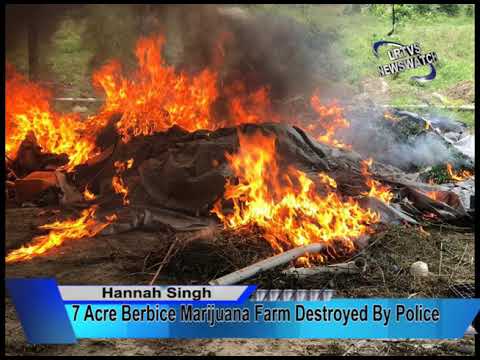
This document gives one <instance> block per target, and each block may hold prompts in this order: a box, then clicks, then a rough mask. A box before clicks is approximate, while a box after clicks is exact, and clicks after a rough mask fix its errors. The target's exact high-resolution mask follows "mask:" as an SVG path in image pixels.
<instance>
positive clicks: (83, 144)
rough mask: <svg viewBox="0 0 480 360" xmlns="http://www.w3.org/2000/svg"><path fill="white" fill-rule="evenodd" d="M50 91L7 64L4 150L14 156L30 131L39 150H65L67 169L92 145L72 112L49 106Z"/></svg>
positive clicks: (87, 154)
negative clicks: (58, 110)
mask: <svg viewBox="0 0 480 360" xmlns="http://www.w3.org/2000/svg"><path fill="white" fill-rule="evenodd" d="M50 101H51V94H50V93H49V92H48V91H46V90H45V89H43V88H42V87H40V86H39V85H37V84H35V83H32V82H30V81H28V80H26V79H25V78H24V77H23V76H22V75H20V74H18V73H17V72H16V71H15V69H14V68H13V66H11V65H7V78H6V83H5V135H6V136H5V152H6V154H7V156H9V157H10V158H15V157H16V154H17V151H18V149H19V147H20V144H21V142H22V141H23V140H24V139H25V138H26V137H27V135H28V134H29V133H33V135H34V136H35V138H36V140H37V143H38V144H39V145H40V147H41V148H42V150H43V151H45V152H50V153H53V154H67V155H68V158H69V163H68V166H67V169H72V168H73V167H74V166H76V165H78V164H82V163H84V162H85V161H86V160H87V159H88V158H89V157H90V156H91V155H93V152H94V149H95V146H94V143H93V141H91V140H89V137H88V136H87V134H86V126H85V124H84V123H83V122H82V121H81V120H80V119H79V118H78V116H75V115H73V114H66V115H59V114H57V113H55V112H54V111H53V110H52V109H51V108H50Z"/></svg>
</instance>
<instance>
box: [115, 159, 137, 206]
mask: <svg viewBox="0 0 480 360" xmlns="http://www.w3.org/2000/svg"><path fill="white" fill-rule="evenodd" d="M113 165H114V166H115V169H116V172H117V175H115V176H114V177H113V178H112V186H113V189H114V190H115V193H117V194H120V195H122V199H123V205H128V204H130V200H128V187H127V186H126V185H125V183H124V181H123V179H122V177H121V174H122V173H123V172H125V170H127V169H130V168H131V167H132V166H133V159H130V160H128V161H127V162H126V163H125V162H122V161H115V163H114V164H113Z"/></svg>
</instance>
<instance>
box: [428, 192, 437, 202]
mask: <svg viewBox="0 0 480 360" xmlns="http://www.w3.org/2000/svg"><path fill="white" fill-rule="evenodd" d="M425 195H427V196H428V197H429V198H430V199H432V200H437V201H438V200H440V193H439V192H438V191H427V192H425Z"/></svg>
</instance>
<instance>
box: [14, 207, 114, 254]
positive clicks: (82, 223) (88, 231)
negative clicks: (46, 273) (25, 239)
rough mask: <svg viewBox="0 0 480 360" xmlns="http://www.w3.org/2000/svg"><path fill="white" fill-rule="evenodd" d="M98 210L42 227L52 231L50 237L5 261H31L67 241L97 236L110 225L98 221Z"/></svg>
mask: <svg viewBox="0 0 480 360" xmlns="http://www.w3.org/2000/svg"><path fill="white" fill-rule="evenodd" d="M96 210H97V207H96V206H92V207H90V208H88V209H85V210H84V211H83V212H82V215H81V216H80V217H79V218H78V219H76V220H66V221H55V222H53V223H51V224H46V225H42V226H40V229H46V230H50V232H49V233H48V235H42V236H37V237H35V238H33V241H32V242H31V243H30V244H29V245H27V246H24V247H21V248H19V249H17V250H14V251H12V252H10V253H9V254H8V256H7V257H6V258H5V261H6V262H7V263H12V262H17V261H25V260H30V259H32V258H34V257H36V256H39V255H42V254H44V253H45V252H47V251H48V250H50V249H52V248H54V247H57V246H60V245H61V244H63V242H64V241H66V240H67V239H69V240H75V239H82V238H86V237H93V236H95V235H96V234H98V233H99V232H100V231H101V230H103V229H104V228H105V227H106V226H108V225H109V223H110V222H107V223H103V222H98V221H96V220H95V212H96Z"/></svg>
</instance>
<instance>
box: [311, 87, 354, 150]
mask: <svg viewBox="0 0 480 360" xmlns="http://www.w3.org/2000/svg"><path fill="white" fill-rule="evenodd" d="M310 104H311V106H312V108H313V110H315V112H316V113H317V114H318V115H319V116H320V118H321V120H322V121H321V122H319V123H318V126H319V127H320V129H315V127H314V125H310V129H309V130H311V131H312V130H313V131H315V132H318V131H321V132H323V134H322V135H318V136H317V140H318V141H320V142H323V143H326V144H330V145H332V146H335V147H338V148H347V149H349V148H350V145H347V144H344V143H342V142H341V141H339V140H337V139H336V138H335V137H336V133H337V131H338V130H339V129H345V128H348V127H350V122H349V121H348V120H347V119H345V117H344V115H343V108H342V107H341V106H339V105H338V104H335V103H332V104H331V105H330V106H327V105H324V104H322V103H321V102H320V97H319V95H318V94H315V95H313V96H312V98H311V99H310Z"/></svg>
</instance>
